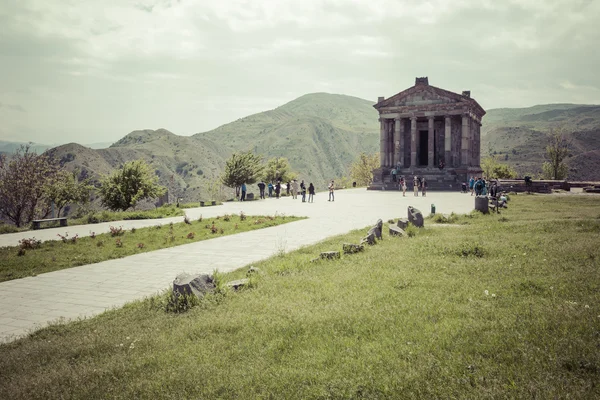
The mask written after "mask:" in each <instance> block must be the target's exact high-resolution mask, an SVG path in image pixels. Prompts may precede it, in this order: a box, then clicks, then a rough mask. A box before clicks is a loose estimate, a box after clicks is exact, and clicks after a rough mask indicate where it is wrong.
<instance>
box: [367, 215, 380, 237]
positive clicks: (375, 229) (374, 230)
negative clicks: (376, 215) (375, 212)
mask: <svg viewBox="0 0 600 400" xmlns="http://www.w3.org/2000/svg"><path fill="white" fill-rule="evenodd" d="M382 230H383V221H382V220H380V219H378V220H377V223H376V224H375V226H373V227H372V228H371V229H369V233H368V234H369V235H370V234H371V233H372V234H374V235H375V238H376V239H382V238H383V236H382V232H381V231H382Z"/></svg>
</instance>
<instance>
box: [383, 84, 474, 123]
mask: <svg viewBox="0 0 600 400" xmlns="http://www.w3.org/2000/svg"><path fill="white" fill-rule="evenodd" d="M470 95H471V93H470V91H464V92H463V94H458V93H454V92H451V91H449V90H445V89H441V88H438V87H435V86H431V85H429V81H428V79H427V78H426V77H425V78H417V79H416V80H415V85H414V86H412V87H410V88H408V89H406V90H403V91H402V92H400V93H397V94H395V95H394V96H392V97H390V98H388V99H382V98H380V99H379V101H378V102H377V104H375V105H374V106H373V107H375V109H377V110H378V111H379V112H380V113H381V112H391V111H404V112H406V111H430V110H435V109H436V108H437V107H440V108H443V109H448V107H451V108H452V109H463V110H465V111H471V112H473V113H475V114H476V115H478V116H479V118H481V117H483V116H484V115H485V110H484V109H483V108H482V107H481V106H480V105H479V103H477V101H475V99H473V98H471V97H470Z"/></svg>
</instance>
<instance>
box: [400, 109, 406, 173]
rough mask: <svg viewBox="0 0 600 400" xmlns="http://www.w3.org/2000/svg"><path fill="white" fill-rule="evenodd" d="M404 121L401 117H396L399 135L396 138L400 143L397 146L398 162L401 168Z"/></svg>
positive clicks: (402, 164)
mask: <svg viewBox="0 0 600 400" xmlns="http://www.w3.org/2000/svg"><path fill="white" fill-rule="evenodd" d="M403 122H404V121H402V118H398V124H399V125H400V127H399V130H398V132H399V135H398V140H399V141H400V145H399V147H398V155H399V157H398V163H399V164H400V167H401V168H404V136H405V133H404V123H403Z"/></svg>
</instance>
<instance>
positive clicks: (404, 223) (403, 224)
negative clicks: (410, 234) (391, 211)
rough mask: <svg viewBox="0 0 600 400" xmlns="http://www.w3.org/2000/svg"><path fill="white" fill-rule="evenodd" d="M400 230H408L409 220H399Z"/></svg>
mask: <svg viewBox="0 0 600 400" xmlns="http://www.w3.org/2000/svg"><path fill="white" fill-rule="evenodd" d="M397 225H398V228H400V229H402V230H404V229H406V228H408V220H407V219H406V218H400V219H399V220H398V224H397Z"/></svg>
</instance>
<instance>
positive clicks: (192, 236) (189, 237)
mask: <svg viewBox="0 0 600 400" xmlns="http://www.w3.org/2000/svg"><path fill="white" fill-rule="evenodd" d="M195 237H196V234H195V233H194V232H190V233H188V234H187V238H188V239H193V238H195Z"/></svg>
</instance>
